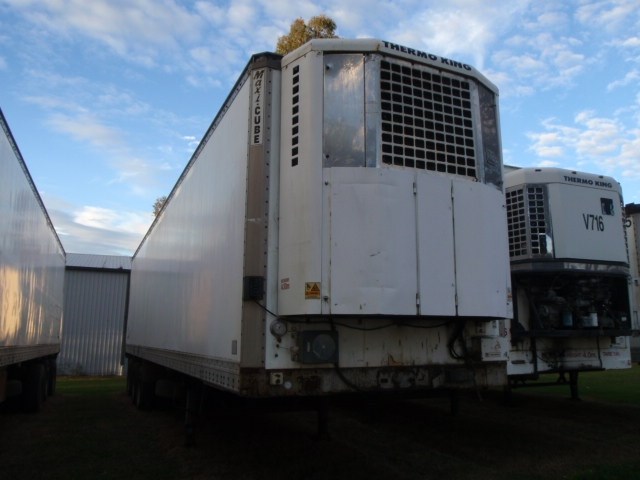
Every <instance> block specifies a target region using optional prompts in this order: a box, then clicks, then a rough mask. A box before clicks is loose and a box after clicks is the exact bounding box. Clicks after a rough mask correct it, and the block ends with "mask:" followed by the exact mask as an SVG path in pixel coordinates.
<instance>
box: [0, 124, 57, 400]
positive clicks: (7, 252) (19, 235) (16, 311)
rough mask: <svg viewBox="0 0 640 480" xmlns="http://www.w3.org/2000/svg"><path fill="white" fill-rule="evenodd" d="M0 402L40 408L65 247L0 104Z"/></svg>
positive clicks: (48, 377)
mask: <svg viewBox="0 0 640 480" xmlns="http://www.w3.org/2000/svg"><path fill="white" fill-rule="evenodd" d="M0 127H1V132H0V403H2V402H4V401H5V400H7V399H8V398H9V397H15V399H16V400H18V401H21V403H22V406H23V408H24V409H25V410H29V411H35V410H38V409H39V407H40V405H41V403H42V401H43V400H44V399H45V398H46V396H47V395H48V394H51V393H53V390H54V388H55V379H56V363H55V359H56V356H57V354H58V352H59V351H60V335H61V327H62V303H63V295H64V291H63V289H64V267H65V252H64V249H63V247H62V244H61V243H60V239H59V238H58V235H57V234H56V232H55V230H54V228H53V225H52V224H51V220H50V219H49V215H48V214H47V211H46V209H45V207H44V204H43V203H42V200H41V198H40V195H39V194H38V191H37V190H36V187H35V185H34V183H33V180H32V178H31V175H30V174H29V171H28V170H27V166H26V164H25V162H24V160H23V158H22V155H21V154H20V150H19V149H18V146H17V144H16V142H15V140H14V138H13V135H12V134H11V131H10V130H9V125H8V124H7V121H6V120H5V117H4V115H3V114H2V111H0Z"/></svg>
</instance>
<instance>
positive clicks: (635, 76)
mask: <svg viewBox="0 0 640 480" xmlns="http://www.w3.org/2000/svg"><path fill="white" fill-rule="evenodd" d="M639 81H640V71H638V70H635V69H634V70H631V71H630V72H627V74H626V75H625V76H624V78H622V79H621V80H614V81H613V82H610V83H609V85H607V91H608V92H610V91H612V90H615V89H616V88H620V87H626V86H627V85H629V84H632V83H635V82H639Z"/></svg>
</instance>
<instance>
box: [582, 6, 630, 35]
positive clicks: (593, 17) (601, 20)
mask: <svg viewBox="0 0 640 480" xmlns="http://www.w3.org/2000/svg"><path fill="white" fill-rule="evenodd" d="M638 12H639V9H638V2H637V0H611V1H606V0H605V1H602V0H597V1H587V2H585V3H584V4H583V5H582V6H580V7H578V9H577V10H576V15H575V16H576V19H577V20H578V21H579V22H581V23H583V24H585V25H588V26H590V27H591V26H593V25H596V26H598V27H600V28H604V29H606V30H608V31H611V32H615V31H618V30H619V29H620V27H621V26H622V25H623V24H625V23H627V22H629V21H632V22H633V21H637V17H638Z"/></svg>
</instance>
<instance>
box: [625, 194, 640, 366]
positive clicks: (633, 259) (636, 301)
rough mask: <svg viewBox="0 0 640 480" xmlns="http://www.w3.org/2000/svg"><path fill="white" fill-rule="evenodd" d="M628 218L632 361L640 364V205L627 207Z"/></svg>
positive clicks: (633, 204)
mask: <svg viewBox="0 0 640 480" xmlns="http://www.w3.org/2000/svg"><path fill="white" fill-rule="evenodd" d="M624 210H625V213H626V216H627V220H626V226H627V234H628V236H627V239H628V244H629V265H630V268H631V292H632V295H631V321H632V322H633V324H632V326H633V334H632V337H631V360H632V361H633V362H634V363H640V312H639V311H638V310H639V309H640V204H637V203H629V204H627V205H626V206H625V209H624Z"/></svg>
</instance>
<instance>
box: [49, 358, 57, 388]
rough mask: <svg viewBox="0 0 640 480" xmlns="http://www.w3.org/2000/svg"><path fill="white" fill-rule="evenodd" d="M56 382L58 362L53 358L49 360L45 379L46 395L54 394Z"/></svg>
mask: <svg viewBox="0 0 640 480" xmlns="http://www.w3.org/2000/svg"><path fill="white" fill-rule="evenodd" d="M57 383H58V364H57V363H56V361H55V359H52V360H49V378H48V379H47V395H48V396H50V397H52V396H53V395H55V394H56V384H57Z"/></svg>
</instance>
